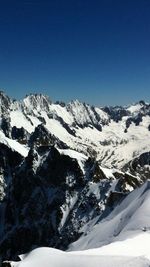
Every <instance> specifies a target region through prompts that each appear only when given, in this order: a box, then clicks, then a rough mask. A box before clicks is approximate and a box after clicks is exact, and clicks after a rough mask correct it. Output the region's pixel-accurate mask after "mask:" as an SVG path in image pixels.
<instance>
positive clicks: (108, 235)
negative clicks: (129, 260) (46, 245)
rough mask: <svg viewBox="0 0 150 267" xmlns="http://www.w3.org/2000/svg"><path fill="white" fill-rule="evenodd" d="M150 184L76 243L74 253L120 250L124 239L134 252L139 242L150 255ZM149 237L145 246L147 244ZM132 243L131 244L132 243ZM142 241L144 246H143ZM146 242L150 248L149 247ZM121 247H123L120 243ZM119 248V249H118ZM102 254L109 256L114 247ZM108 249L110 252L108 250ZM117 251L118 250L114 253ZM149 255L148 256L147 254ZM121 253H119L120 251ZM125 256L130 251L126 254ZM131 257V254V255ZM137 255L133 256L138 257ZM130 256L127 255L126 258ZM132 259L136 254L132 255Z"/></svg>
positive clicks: (127, 199) (72, 246) (73, 246)
mask: <svg viewBox="0 0 150 267" xmlns="http://www.w3.org/2000/svg"><path fill="white" fill-rule="evenodd" d="M149 203H150V181H147V182H146V183H145V184H144V185H143V186H141V187H140V188H138V189H136V190H134V191H133V192H131V193H130V194H129V195H128V196H127V197H126V198H125V199H124V200H123V201H122V202H121V203H120V205H117V206H116V208H115V209H114V210H113V211H112V212H111V213H110V214H109V215H108V216H107V217H106V218H105V219H103V220H101V221H100V222H99V223H97V225H95V226H94V227H91V228H90V225H89V229H88V230H87V232H85V233H84V234H83V235H82V236H81V237H80V238H79V239H78V240H77V241H76V242H75V243H73V244H72V245H71V246H70V250H84V249H91V248H96V247H101V246H104V245H106V244H109V243H111V242H115V243H112V248H113V247H114V248H115V247H116V246H117V245H118V244H119V243H118V241H119V242H120V241H122V240H124V239H129V242H128V241H127V242H126V243H123V244H125V247H126V248H127V246H128V243H129V244H130V247H131V251H133V249H134V248H133V249H132V244H133V242H132V241H133V240H134V239H133V238H135V240H137V243H136V244H138V246H139V247H140V248H141V251H142V253H144V249H145V253H148V250H147V246H148V247H149V246H150V205H149ZM144 236H145V242H144ZM130 239H131V243H130ZM140 240H141V241H142V240H143V242H140ZM146 240H147V242H148V244H146ZM120 244H121V243H120ZM118 247H119V246H118ZM105 248H106V250H105V249H103V250H100V251H104V252H105V253H106V252H107V251H109V248H110V250H111V246H110V247H109V245H108V246H106V247H105ZM107 249H108V250H107ZM112 251H114V250H112ZM146 251H147V252H146ZM116 253H117V250H116ZM122 253H123V254H122V255H124V254H125V253H128V252H127V251H124V252H122ZM129 253H130V252H129ZM136 253H137V251H135V253H133V255H136ZM125 255H127V254H125ZM130 255H132V252H131V254H130Z"/></svg>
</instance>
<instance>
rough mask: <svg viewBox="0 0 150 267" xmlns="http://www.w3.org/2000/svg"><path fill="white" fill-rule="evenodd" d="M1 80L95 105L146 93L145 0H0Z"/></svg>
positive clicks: (19, 92)
mask: <svg viewBox="0 0 150 267" xmlns="http://www.w3.org/2000/svg"><path fill="white" fill-rule="evenodd" d="M0 88H2V89H3V90H5V92H6V93H7V94H9V95H10V96H12V97H14V98H22V97H23V96H24V95H26V94H28V93H32V92H33V93H34V92H36V93H45V94H47V95H49V96H50V97H51V98H52V100H54V101H55V100H58V99H59V100H64V101H66V102H68V101H69V100H71V99H76V98H78V99H80V100H82V101H85V102H87V103H91V104H95V105H100V106H101V105H105V104H109V105H115V104H128V103H131V102H136V101H138V100H140V99H144V100H146V101H149V100H150V0H49V1H48V0H18V1H15V0H13V1H12V0H10V1H8V0H0Z"/></svg>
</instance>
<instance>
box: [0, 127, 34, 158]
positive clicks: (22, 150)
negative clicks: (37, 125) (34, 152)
mask: <svg viewBox="0 0 150 267" xmlns="http://www.w3.org/2000/svg"><path fill="white" fill-rule="evenodd" d="M0 143H3V144H5V145H7V146H8V147H10V148H11V149H12V150H13V151H16V152H18V153H19V154H21V155H22V156H23V157H27V155H28V152H29V149H28V148H27V147H25V146H24V145H21V144H20V143H18V142H17V141H15V140H12V139H10V138H8V137H6V136H5V135H4V133H3V132H1V131H0Z"/></svg>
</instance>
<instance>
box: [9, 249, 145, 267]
mask: <svg viewBox="0 0 150 267" xmlns="http://www.w3.org/2000/svg"><path fill="white" fill-rule="evenodd" d="M149 264H150V261H149V260H148V259H146V258H144V257H129V256H126V257H122V256H117V257H116V256H107V257H105V256H100V255H99V254H97V255H94V256H93V255H90V254H89V252H88V251H85V254H84V255H82V254H80V253H78V254H77V255H73V254H72V255H71V254H69V253H67V252H62V251H58V250H56V249H51V248H39V249H35V250H33V251H31V252H30V253H29V254H27V255H25V256H23V259H22V261H20V262H11V267H43V266H45V267H50V266H51V267H59V266H61V267H70V266H72V267H79V266H82V267H93V266H94V267H127V266H128V267H129V266H130V267H135V266H136V267H149Z"/></svg>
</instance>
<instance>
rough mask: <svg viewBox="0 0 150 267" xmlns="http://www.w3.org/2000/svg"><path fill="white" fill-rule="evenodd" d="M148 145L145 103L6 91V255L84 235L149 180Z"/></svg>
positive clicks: (0, 243) (0, 239) (0, 202)
mask: <svg viewBox="0 0 150 267" xmlns="http://www.w3.org/2000/svg"><path fill="white" fill-rule="evenodd" d="M149 145H150V104H148V103H145V102H144V101H140V102H139V103H137V104H133V105H131V106H127V107H120V106H119V107H104V108H98V107H94V106H90V105H88V104H85V103H81V102H79V101H78V100H76V101H71V102H70V103H68V104H65V103H63V102H56V103H52V101H51V100H50V99H49V97H47V96H44V95H42V94H39V95H38V94H35V95H29V96H26V97H25V99H23V100H21V101H16V100H12V99H10V98H9V97H8V96H6V95H5V94H4V92H0V225H1V227H0V251H1V257H2V259H16V257H17V255H19V254H22V253H26V252H28V251H29V250H31V249H33V248H35V247H40V246H51V247H55V248H61V249H63V250H66V249H68V248H69V247H71V244H73V243H74V242H75V241H77V240H78V241H77V242H80V240H82V238H83V240H84V236H85V235H87V236H88V232H89V231H90V232H91V231H92V228H93V227H94V226H96V225H97V224H98V225H100V223H101V221H102V220H104V219H105V218H107V216H109V214H111V212H113V210H115V209H116V207H117V206H118V204H119V203H123V202H122V201H126V199H127V198H128V194H129V193H130V192H131V191H133V193H134V189H136V188H137V187H139V186H141V185H142V184H143V183H145V182H146V180H147V179H148V178H149V170H150V162H149V153H150V152H149V150H150V149H149ZM120 205H122V204H120ZM96 227H98V226H96ZM141 227H142V226H141ZM93 242H94V241H93ZM89 244H90V242H89Z"/></svg>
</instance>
